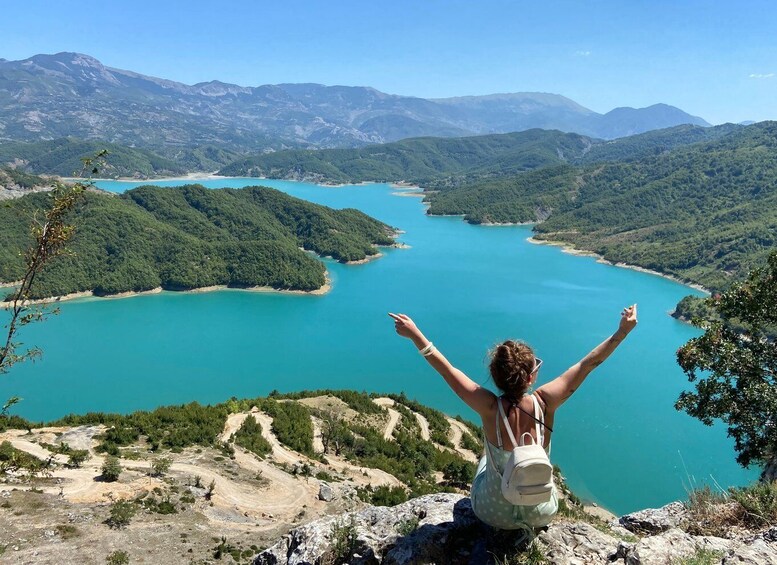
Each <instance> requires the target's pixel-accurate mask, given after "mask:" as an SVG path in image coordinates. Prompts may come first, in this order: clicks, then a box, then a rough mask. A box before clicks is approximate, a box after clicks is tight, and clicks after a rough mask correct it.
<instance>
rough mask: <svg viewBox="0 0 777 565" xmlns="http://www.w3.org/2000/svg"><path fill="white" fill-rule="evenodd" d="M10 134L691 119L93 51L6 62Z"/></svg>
mask: <svg viewBox="0 0 777 565" xmlns="http://www.w3.org/2000/svg"><path fill="white" fill-rule="evenodd" d="M0 61H1V62H2V64H0V99H2V100H7V101H10V102H9V103H6V104H4V105H2V107H0V136H2V137H0V140H2V139H8V140H20V141H21V140H24V141H38V140H41V139H53V138H60V137H63V136H68V135H71V136H75V137H79V138H84V139H89V138H92V139H93V138H100V139H104V140H106V141H111V142H118V143H122V144H134V145H137V146H139V147H158V146H176V147H179V146H184V147H194V146H199V145H209V144H215V145H219V146H223V147H231V148H233V149H238V150H243V149H248V150H254V149H266V148H269V147H275V148H277V147H288V146H296V147H317V148H321V147H349V146H356V145H363V144H365V143H384V142H388V141H396V140H399V139H404V138H408V137H421V136H438V137H439V136H442V137H460V136H467V135H481V134H489V133H507V132H516V131H524V130H528V129H533V128H539V129H545V130H553V129H556V130H560V131H564V132H573V133H578V134H581V135H588V136H592V137H605V138H615V137H622V136H625V135H631V134H634V133H641V132H644V131H649V130H652V129H657V128H665V127H671V126H675V125H678V124H683V123H692V124H698V125H708V124H707V123H706V122H705V121H704V120H702V119H701V118H697V117H695V116H691V115H689V114H686V113H685V112H683V111H682V110H680V109H678V108H674V107H672V106H668V105H666V104H656V105H653V106H651V107H649V108H642V109H633V108H617V109H616V110H613V111H612V112H608V113H607V114H605V115H601V114H598V113H596V112H593V111H592V110H590V109H588V108H585V107H583V106H581V105H580V104H578V103H577V102H575V101H573V100H571V99H569V98H566V97H564V96H562V95H560V94H552V93H547V92H513V93H499V94H488V95H485V96H460V97H453V98H441V99H431V100H430V99H424V98H417V97H412V96H400V95H396V94H387V93H384V92H381V91H379V90H376V89H375V88H372V87H366V86H340V85H337V86H326V85H323V84H317V83H298V84H279V85H263V86H257V87H247V86H240V85H236V84H229V83H226V82H222V81H220V80H211V81H207V82H201V83H197V84H195V85H186V84H183V83H180V82H176V81H172V80H167V79H163V78H156V77H152V76H147V75H143V74H140V73H137V72H134V71H129V70H122V69H117V68H112V67H106V66H105V65H103V64H102V63H101V62H100V61H98V60H97V59H95V58H94V57H91V56H90V55H85V54H83V53H74V52H61V53H56V54H53V55H52V54H48V55H45V54H43V55H35V56H33V57H30V58H29V59H25V60H23V61H5V60H0Z"/></svg>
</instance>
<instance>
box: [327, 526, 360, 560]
mask: <svg viewBox="0 0 777 565" xmlns="http://www.w3.org/2000/svg"><path fill="white" fill-rule="evenodd" d="M357 535H358V532H357V530H356V520H355V518H354V517H353V515H352V516H351V518H350V521H348V522H347V523H346V522H340V521H339V520H337V521H335V522H334V523H333V524H332V529H331V531H330V532H329V539H330V541H331V546H330V547H329V551H328V553H327V554H326V555H325V557H324V559H323V562H324V563H333V564H339V563H348V562H349V560H350V558H351V556H352V555H353V554H354V552H355V551H356V540H357Z"/></svg>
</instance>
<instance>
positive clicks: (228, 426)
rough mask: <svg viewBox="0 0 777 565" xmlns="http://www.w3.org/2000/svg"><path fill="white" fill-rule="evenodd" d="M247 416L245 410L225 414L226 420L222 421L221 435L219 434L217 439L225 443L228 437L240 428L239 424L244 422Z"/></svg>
mask: <svg viewBox="0 0 777 565" xmlns="http://www.w3.org/2000/svg"><path fill="white" fill-rule="evenodd" d="M247 417H248V414H246V413H245V412H240V413H238V414H230V415H229V416H227V421H226V422H224V431H223V432H221V435H220V436H219V441H220V442H222V443H226V442H228V441H229V438H231V437H232V436H233V435H235V432H236V431H238V430H239V429H240V426H242V425H243V422H245V419H246V418H247Z"/></svg>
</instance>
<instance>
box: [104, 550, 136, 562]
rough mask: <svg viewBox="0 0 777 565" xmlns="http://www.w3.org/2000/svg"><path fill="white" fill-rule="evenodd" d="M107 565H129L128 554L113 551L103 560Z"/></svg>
mask: <svg viewBox="0 0 777 565" xmlns="http://www.w3.org/2000/svg"><path fill="white" fill-rule="evenodd" d="M105 562H106V563H107V564H108V565H129V562H130V560H129V553H127V552H126V551H114V552H113V553H109V554H108V557H106V558H105Z"/></svg>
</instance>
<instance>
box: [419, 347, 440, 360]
mask: <svg viewBox="0 0 777 565" xmlns="http://www.w3.org/2000/svg"><path fill="white" fill-rule="evenodd" d="M435 353H437V348H436V347H435V346H434V345H433V346H432V348H431V349H430V350H429V351H427V352H426V353H422V354H421V355H423V356H424V357H431V356H432V355H434V354H435Z"/></svg>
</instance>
